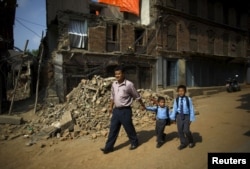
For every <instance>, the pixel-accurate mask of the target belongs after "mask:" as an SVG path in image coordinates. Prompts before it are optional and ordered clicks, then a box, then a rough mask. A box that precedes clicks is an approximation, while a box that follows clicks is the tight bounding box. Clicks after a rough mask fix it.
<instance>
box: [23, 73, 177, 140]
mask: <svg viewBox="0 0 250 169" xmlns="http://www.w3.org/2000/svg"><path fill="white" fill-rule="evenodd" d="M114 80H115V78H113V77H109V78H102V77H100V76H94V77H93V78H92V79H91V80H87V79H82V80H81V82H80V83H79V84H78V86H77V87H75V88H74V89H73V90H72V91H71V92H70V93H69V94H68V95H67V96H66V102H65V103H63V104H57V105H53V104H49V103H48V105H49V106H45V108H44V109H42V110H41V111H40V112H39V118H38V119H34V120H32V121H30V122H29V123H28V124H25V126H24V127H23V128H25V130H24V131H28V133H27V132H26V133H24V132H22V134H26V135H27V134H36V135H42V136H45V137H47V138H49V137H53V136H57V137H58V138H60V139H61V140H66V139H72V138H75V137H80V136H84V135H89V136H90V137H91V138H92V139H95V138H97V137H100V136H103V137H106V136H107V134H108V130H109V125H110V116H111V115H110V114H109V107H110V95H111V85H112V83H113V81H114ZM138 92H139V93H140V95H141V97H142V100H143V102H144V103H145V105H147V106H148V105H152V104H153V103H152V102H151V100H150V98H157V97H158V96H159V94H157V93H155V92H153V91H151V90H149V89H139V90H138ZM161 96H162V95H161ZM163 97H165V98H166V103H167V105H171V104H172V100H171V99H170V98H169V97H168V96H163ZM132 111H133V123H134V125H135V127H136V128H140V127H145V126H147V125H152V124H153V123H154V117H155V114H154V113H152V112H148V111H143V110H141V106H140V104H139V103H138V102H136V101H134V102H133V105H132ZM26 128H27V130H26ZM30 128H32V132H31V131H30ZM122 133H124V130H123V129H122V130H121V132H120V134H122Z"/></svg>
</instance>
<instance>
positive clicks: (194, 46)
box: [189, 25, 198, 52]
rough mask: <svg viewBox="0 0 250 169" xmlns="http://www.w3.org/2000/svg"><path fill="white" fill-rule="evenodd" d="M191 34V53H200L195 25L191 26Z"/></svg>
mask: <svg viewBox="0 0 250 169" xmlns="http://www.w3.org/2000/svg"><path fill="white" fill-rule="evenodd" d="M189 32H190V39H189V48H190V51H194V52H197V51H198V40H197V39H198V38H197V27H196V26H194V25H193V26H191V27H190V29H189Z"/></svg>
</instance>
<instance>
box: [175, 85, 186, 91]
mask: <svg viewBox="0 0 250 169" xmlns="http://www.w3.org/2000/svg"><path fill="white" fill-rule="evenodd" d="M179 89H183V90H184V91H185V92H186V91H187V87H186V86H185V85H179V86H178V87H177V91H179Z"/></svg>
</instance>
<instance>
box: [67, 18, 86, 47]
mask: <svg viewBox="0 0 250 169" xmlns="http://www.w3.org/2000/svg"><path fill="white" fill-rule="evenodd" d="M87 31H88V25H87V21H86V20H85V21H78V20H71V21H70V23H69V32H68V33H69V41H70V46H71V47H75V48H86V47H87Z"/></svg>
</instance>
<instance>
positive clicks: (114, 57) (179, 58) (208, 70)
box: [46, 0, 248, 101]
mask: <svg viewBox="0 0 250 169" xmlns="http://www.w3.org/2000/svg"><path fill="white" fill-rule="evenodd" d="M46 6H47V27H48V31H47V36H46V46H47V49H48V50H47V51H48V54H52V58H53V70H54V87H55V89H56V91H57V94H58V96H59V98H60V100H61V101H64V98H65V96H66V94H67V93H68V92H69V91H71V90H72V88H73V87H75V86H76V85H77V84H78V83H79V82H80V80H81V79H82V78H91V76H93V75H95V74H98V75H101V76H104V77H107V76H113V68H114V67H115V66H116V65H118V64H124V65H125V67H127V78H129V79H130V80H132V81H133V82H134V83H135V85H136V87H137V88H151V89H154V90H159V89H162V88H166V87H175V86H177V85H179V84H186V85H188V86H189V87H193V86H197V87H205V86H220V85H224V84H225V80H226V79H227V78H228V77H231V76H234V75H235V74H238V75H239V77H240V79H239V80H240V82H244V81H245V77H246V58H247V57H246V55H247V53H246V52H247V42H248V40H247V39H248V29H247V18H248V14H247V12H248V9H247V6H248V3H246V4H243V3H241V4H240V5H237V3H236V2H228V1H225V0H142V1H140V15H139V16H136V15H133V14H131V13H128V12H120V10H119V8H118V7H116V6H112V5H107V4H101V3H98V2H96V0H81V1H79V0H73V1H70V2H69V1H67V0H47V1H46Z"/></svg>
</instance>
